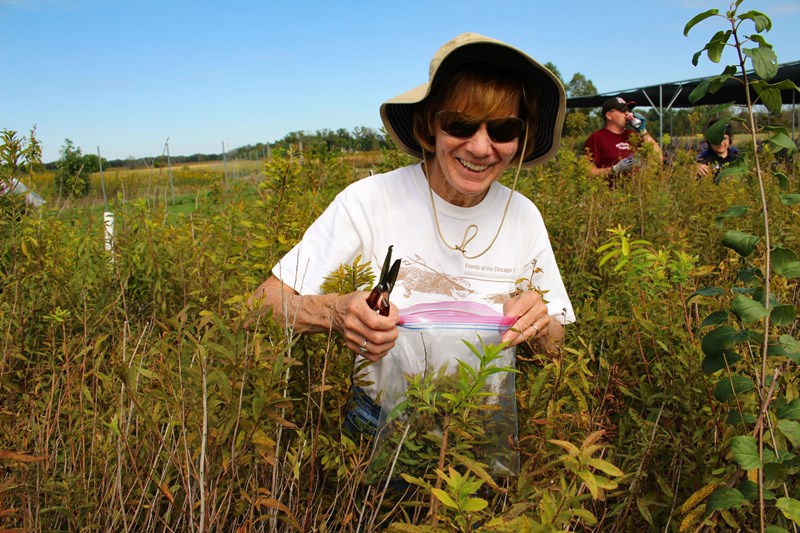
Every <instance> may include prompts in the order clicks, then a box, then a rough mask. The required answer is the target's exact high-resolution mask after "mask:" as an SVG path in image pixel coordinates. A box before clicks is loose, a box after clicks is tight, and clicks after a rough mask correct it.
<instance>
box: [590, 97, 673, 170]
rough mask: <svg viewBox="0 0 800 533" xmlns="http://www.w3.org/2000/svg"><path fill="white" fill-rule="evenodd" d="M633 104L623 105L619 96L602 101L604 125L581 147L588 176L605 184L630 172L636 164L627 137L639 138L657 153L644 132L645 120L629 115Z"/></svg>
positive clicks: (653, 143)
mask: <svg viewBox="0 0 800 533" xmlns="http://www.w3.org/2000/svg"><path fill="white" fill-rule="evenodd" d="M635 105H636V102H626V101H625V100H624V99H623V98H621V97H619V96H615V97H613V98H609V99H608V100H606V101H605V102H603V118H604V119H605V122H606V125H605V127H604V128H603V129H600V130H597V131H596V132H594V133H592V134H591V135H590V136H589V138H588V139H586V144H585V145H584V149H585V151H586V153H587V155H588V157H589V160H590V161H591V163H592V168H591V169H590V173H591V175H592V176H602V177H604V178H605V179H606V181H608V182H609V184H613V183H614V181H615V177H616V176H618V175H620V174H624V173H628V172H631V171H632V170H633V169H635V168H637V167H638V166H639V164H640V163H639V161H638V159H637V158H636V156H635V154H634V153H633V150H632V148H631V142H630V138H631V136H633V135H636V134H638V135H640V136H641V137H642V140H643V141H644V142H647V143H651V144H652V145H653V146H654V148H655V151H656V152H658V153H659V154H660V153H661V148H660V147H659V145H658V143H657V142H656V141H655V139H653V137H651V136H650V134H649V133H647V128H646V126H645V123H646V121H645V118H644V117H643V116H641V115H639V114H634V113H632V112H631V109H633V107H634V106H635ZM628 126H630V128H633V129H629V128H628Z"/></svg>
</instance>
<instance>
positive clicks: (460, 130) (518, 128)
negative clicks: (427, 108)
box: [436, 111, 525, 143]
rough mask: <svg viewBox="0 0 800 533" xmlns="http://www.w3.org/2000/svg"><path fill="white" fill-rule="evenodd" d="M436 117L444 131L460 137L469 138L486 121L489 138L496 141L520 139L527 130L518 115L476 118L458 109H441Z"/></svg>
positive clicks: (504, 141) (503, 141) (505, 141)
mask: <svg viewBox="0 0 800 533" xmlns="http://www.w3.org/2000/svg"><path fill="white" fill-rule="evenodd" d="M436 119H437V120H438V121H439V126H440V127H441V128H442V131H443V132H445V133H446V134H448V135H450V136H451V137H457V138H459V139H469V138H470V137H472V136H473V135H475V132H476V131H478V128H480V127H481V124H484V123H485V124H486V132H487V133H488V134H489V138H490V139H491V140H493V141H494V142H496V143H507V142H511V141H513V140H514V139H519V136H520V135H522V132H523V131H524V130H525V121H524V120H522V119H521V118H517V117H506V118H490V119H489V120H475V119H471V118H469V117H467V116H466V115H464V114H462V113H459V112H458V111H439V112H438V113H436Z"/></svg>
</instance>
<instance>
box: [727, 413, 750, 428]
mask: <svg viewBox="0 0 800 533" xmlns="http://www.w3.org/2000/svg"><path fill="white" fill-rule="evenodd" d="M756 420H758V419H757V418H756V415H754V414H753V413H739V411H731V412H730V413H728V416H727V417H725V423H727V424H730V425H732V426H735V425H737V424H743V425H748V424H755V423H756Z"/></svg>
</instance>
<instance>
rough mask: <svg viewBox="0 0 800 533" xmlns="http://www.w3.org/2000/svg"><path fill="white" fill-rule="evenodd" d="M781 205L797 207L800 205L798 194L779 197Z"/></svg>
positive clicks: (799, 195)
mask: <svg viewBox="0 0 800 533" xmlns="http://www.w3.org/2000/svg"><path fill="white" fill-rule="evenodd" d="M780 199H781V203H782V204H783V205H797V204H800V194H797V193H790V194H781V195H780Z"/></svg>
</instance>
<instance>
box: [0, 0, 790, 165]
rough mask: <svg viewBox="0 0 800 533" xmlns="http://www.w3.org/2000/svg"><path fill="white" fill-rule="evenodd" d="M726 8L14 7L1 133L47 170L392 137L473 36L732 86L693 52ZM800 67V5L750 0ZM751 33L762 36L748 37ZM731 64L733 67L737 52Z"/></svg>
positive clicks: (564, 60)
mask: <svg viewBox="0 0 800 533" xmlns="http://www.w3.org/2000/svg"><path fill="white" fill-rule="evenodd" d="M728 6H729V2H727V1H724V0H723V1H719V2H718V1H715V0H660V1H639V2H632V3H621V4H609V3H608V2H598V1H597V0H561V1H556V2H553V1H548V2H536V1H531V0H528V1H523V0H483V1H477V0H457V1H450V0H443V1H434V0H427V1H419V0H405V1H403V2H394V1H392V0H370V1H361V0H358V1H347V2H335V1H331V0H328V1H304V0H293V1H285V0H284V1H282V2H275V1H271V0H261V1H237V0H229V1H228V2H207V1H204V0H193V1H191V2H188V1H184V0H157V1H151V0H137V1H122V0H0V72H1V73H2V75H0V76H1V77H0V128H3V129H10V130H16V131H18V132H20V133H21V134H25V135H27V133H28V132H29V130H30V129H31V127H33V126H34V125H35V126H36V128H37V137H39V139H40V140H41V142H42V144H43V152H44V160H45V161H54V160H56V159H58V157H59V151H60V149H61V147H62V146H63V145H64V140H65V139H67V138H69V139H70V140H72V142H73V143H74V144H75V145H76V146H78V147H80V148H81V149H82V150H83V153H96V152H97V147H98V146H99V147H100V152H101V155H102V156H103V157H104V158H106V159H124V158H127V157H134V158H140V157H152V156H156V155H160V154H162V153H163V150H164V144H165V142H166V140H167V138H169V148H170V153H171V154H172V155H189V154H193V153H219V152H221V150H222V146H223V143H224V145H225V147H226V148H235V147H238V146H243V145H246V144H256V143H258V142H267V141H275V140H277V139H280V138H282V137H284V136H285V135H286V134H287V133H289V132H291V131H298V130H306V131H316V130H321V129H325V128H328V129H334V130H335V129H338V128H346V129H348V130H351V129H353V128H355V127H357V126H366V127H371V128H376V129H377V128H380V126H381V123H380V117H379V114H378V107H379V106H380V104H381V102H383V101H384V100H386V99H388V98H391V97H392V96H395V95H397V94H399V93H401V92H403V91H405V90H407V89H410V88H412V87H414V86H416V85H418V84H420V83H423V82H424V81H426V79H427V72H428V63H429V61H430V59H431V57H432V56H433V54H434V52H435V51H436V49H437V48H438V47H439V46H440V45H441V44H443V43H444V42H445V41H447V40H449V39H450V38H452V37H454V36H455V35H457V34H459V33H461V32H464V31H474V32H478V33H482V34H484V35H489V36H491V37H495V38H497V39H501V40H504V41H506V42H508V43H510V44H513V45H515V46H517V47H519V48H521V49H522V50H524V51H525V52H527V53H528V54H529V55H531V56H532V57H534V58H535V59H537V60H539V61H540V62H542V63H544V62H548V61H549V62H552V63H553V64H555V65H556V67H557V68H558V70H559V71H560V72H561V75H562V77H563V78H564V79H565V81H569V79H570V78H572V76H573V75H574V74H575V73H576V72H580V73H581V74H583V75H584V76H586V77H587V78H588V79H590V80H591V81H592V82H593V83H594V84H595V86H596V87H597V89H598V91H599V92H601V93H605V92H611V91H621V90H625V89H630V88H634V87H637V86H640V85H649V84H657V83H661V82H669V81H677V80H685V79H690V78H696V77H701V76H706V75H712V74H717V73H719V72H720V70H721V67H720V66H719V65H714V64H712V63H710V62H708V60H707V59H705V58H704V59H703V60H701V63H700V65H699V66H698V67H694V66H692V63H691V58H692V55H693V54H694V52H696V51H698V50H700V49H701V48H703V46H704V45H705V43H706V42H707V41H708V39H709V38H710V37H711V35H713V33H715V32H716V31H718V30H720V29H725V28H724V27H723V26H722V25H721V23H722V22H723V21H721V19H719V20H717V21H714V22H712V21H706V22H704V23H702V24H700V25H699V26H697V27H695V28H694V29H693V30H692V32H691V33H690V34H689V37H684V36H683V27H684V25H685V24H686V22H688V21H689V20H690V19H691V18H692V17H693V16H695V15H696V14H698V13H700V12H702V11H705V10H707V9H711V8H718V9H720V10H723V11H724V10H725V9H727V8H728ZM742 9H744V10H759V11H763V12H764V13H766V14H767V15H768V16H770V18H771V19H772V21H773V29H772V31H770V32H769V33H767V34H765V38H766V39H767V41H769V42H771V43H772V44H773V45H774V47H775V50H776V51H777V53H778V59H779V61H780V62H788V61H795V60H798V59H800V32H799V31H798V28H800V2H798V0H745V1H744V3H743V4H742ZM745 30H746V31H745V33H751V32H752V31H753V30H752V26H746V27H745ZM727 60H728V61H732V60H733V58H732V56H728V59H727Z"/></svg>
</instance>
